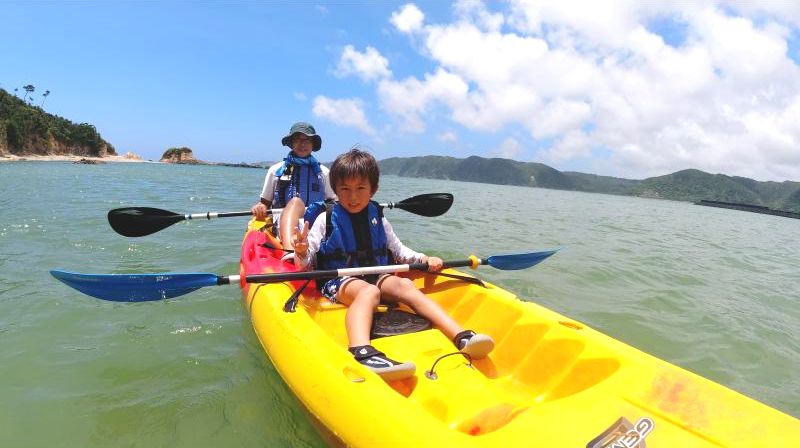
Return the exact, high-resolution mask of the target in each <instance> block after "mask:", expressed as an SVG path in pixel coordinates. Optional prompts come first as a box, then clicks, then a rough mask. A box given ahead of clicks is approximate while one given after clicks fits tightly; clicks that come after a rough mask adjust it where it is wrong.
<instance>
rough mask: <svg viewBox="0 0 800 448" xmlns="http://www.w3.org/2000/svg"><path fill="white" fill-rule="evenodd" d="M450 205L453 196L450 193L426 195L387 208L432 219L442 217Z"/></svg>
mask: <svg viewBox="0 0 800 448" xmlns="http://www.w3.org/2000/svg"><path fill="white" fill-rule="evenodd" d="M452 205H453V195H452V194H450V193H426V194H420V195H417V196H414V197H412V198H408V199H404V200H402V201H400V202H398V203H396V204H392V203H390V205H389V208H399V209H401V210H405V211H407V212H410V213H414V214H416V215H420V216H430V217H432V216H440V215H444V214H445V213H447V211H448V210H450V206H452Z"/></svg>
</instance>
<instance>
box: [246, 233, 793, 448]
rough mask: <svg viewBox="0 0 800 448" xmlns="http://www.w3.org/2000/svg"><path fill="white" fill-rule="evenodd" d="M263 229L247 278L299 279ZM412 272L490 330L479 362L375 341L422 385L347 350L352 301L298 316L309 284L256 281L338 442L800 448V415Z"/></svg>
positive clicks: (432, 338) (299, 378)
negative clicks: (388, 376) (282, 275)
mask: <svg viewBox="0 0 800 448" xmlns="http://www.w3.org/2000/svg"><path fill="white" fill-rule="evenodd" d="M263 225H264V223H263V222H257V221H251V223H250V225H249V226H248V231H247V233H246V234H245V238H244V241H243V244H242V260H241V268H242V272H243V273H245V274H261V273H270V272H284V271H293V270H294V267H293V265H291V264H289V263H286V262H281V261H280V259H279V258H280V256H281V255H282V254H281V253H280V252H278V251H276V250H273V249H270V248H268V247H267V246H270V245H277V244H276V242H275V241H274V239H273V238H272V237H271V236H270V235H269V234H267V233H264V232H261V231H259V230H258V229H259V228H261V227H263ZM265 243H267V244H266V246H265ZM446 272H448V271H446ZM449 272H450V273H458V272H457V271H452V270H450V271H449ZM462 274H463V273H462ZM404 275H406V276H408V277H409V278H412V279H413V281H414V282H415V284H416V285H417V287H418V288H420V289H421V290H422V291H424V292H425V294H427V295H428V296H429V297H431V298H432V299H434V300H436V301H437V302H438V303H439V304H440V305H441V306H442V307H443V308H444V309H445V310H447V312H448V313H449V314H450V315H451V316H453V317H454V318H455V319H456V320H457V321H458V322H459V323H460V324H461V325H462V326H464V327H465V328H470V329H473V330H475V331H477V332H480V333H485V334H488V335H490V336H491V337H492V338H493V339H494V340H495V342H496V344H497V345H496V348H495V350H494V351H493V352H492V353H491V355H490V356H489V357H488V358H485V359H482V360H477V361H474V362H470V361H469V360H468V359H466V358H465V357H463V356H460V355H459V354H458V352H456V351H455V348H454V346H453V343H452V342H451V341H449V340H448V339H447V338H446V337H445V336H444V335H443V334H442V333H441V332H439V331H438V330H436V329H423V330H420V331H413V330H415V328H411V329H410V330H412V331H411V332H407V333H402V332H401V334H394V335H389V336H386V337H381V338H379V339H374V340H373V345H374V346H375V347H376V348H377V349H378V350H381V351H383V352H386V353H387V354H391V357H392V358H395V359H398V360H404V361H413V362H414V363H415V364H416V365H417V373H416V375H415V376H414V377H413V378H411V379H407V380H402V381H394V382H386V381H384V380H383V379H381V378H380V377H379V376H378V375H377V374H375V373H373V372H371V371H369V370H368V369H367V368H365V367H364V366H362V365H361V364H359V363H358V362H356V361H355V360H354V359H353V357H352V356H351V354H350V353H349V352H348V351H347V335H346V333H345V325H344V316H345V312H346V307H344V306H342V305H339V304H332V303H330V302H328V301H327V299H324V298H321V297H320V296H319V295H318V293H317V291H316V288H314V287H313V282H312V283H311V284H310V285H309V287H308V288H306V289H305V290H304V291H303V294H301V295H300V296H299V302H298V306H297V307H296V311H295V312H291V313H290V312H286V311H284V302H286V300H287V299H288V298H289V297H290V296H291V295H292V293H293V292H295V290H296V289H297V288H299V287H300V286H301V285H302V284H303V282H302V281H293V282H285V283H273V284H245V285H243V287H244V289H243V301H244V306H245V307H246V309H247V310H248V311H249V313H250V316H251V319H252V323H253V328H254V329H255V332H256V334H257V336H258V339H259V340H260V341H261V344H262V346H263V347H264V350H265V351H266V353H267V355H268V356H269V358H270V360H271V361H272V363H273V364H274V365H275V367H276V369H277V370H278V372H279V373H280V375H281V376H282V377H283V380H284V381H285V382H286V384H287V385H288V386H289V388H290V389H291V390H292V392H293V393H294V394H295V395H296V396H297V398H298V399H299V401H300V402H301V403H302V404H303V406H304V407H305V408H306V410H307V411H308V414H309V415H310V417H311V419H312V422H314V423H315V424H316V426H317V427H318V428H319V429H320V430H321V432H322V433H323V437H325V438H326V440H327V441H328V442H329V443H331V444H332V445H346V446H355V447H380V446H413V447H420V446H437V447H512V446H564V447H587V448H600V447H620V448H631V447H645V446H647V447H721V446H723V447H724V446H730V447H758V446H764V447H767V446H769V447H773V446H787V447H788V446H791V447H795V446H800V420H798V419H796V418H794V417H792V416H790V415H787V414H784V413H781V412H780V411H777V410H775V409H773V408H771V407H769V406H766V405H764V404H762V403H760V402H758V401H755V400H753V399H751V398H748V397H746V396H744V395H742V394H740V393H738V392H735V391H733V390H731V389H728V388H726V387H724V386H722V385H719V384H717V383H714V382H712V381H709V380H707V379H705V378H702V377H700V376H698V375H695V374H693V373H691V372H689V371H687V370H684V369H682V368H679V367H676V366H674V365H672V364H669V363H667V362H665V361H662V360H660V359H657V358H655V357H653V356H651V355H648V354H646V353H644V352H641V351H639V350H637V349H635V348H633V347H631V346H628V345H626V344H624V343H622V342H620V341H617V340H615V339H613V338H611V337H609V336H606V335H604V334H602V333H599V332H597V331H595V330H593V329H591V328H589V327H587V326H586V325H584V324H582V323H580V322H577V321H575V320H572V319H569V318H567V317H565V316H562V315H560V314H558V313H555V312H553V311H550V310H548V309H546V308H543V307H541V306H539V305H537V304H535V303H531V302H526V301H522V300H520V299H518V298H517V297H516V296H514V295H513V294H512V293H510V292H508V291H506V290H504V289H502V288H499V287H497V286H495V285H492V284H490V283H486V284H485V287H481V286H479V285H475V284H470V283H466V282H464V281H461V280H458V279H453V278H447V277H442V276H436V275H430V274H425V273H413V274H412V273H409V274H404ZM398 312H400V311H393V313H398ZM453 353H455V354H453ZM434 364H435V368H434ZM431 370H433V372H431Z"/></svg>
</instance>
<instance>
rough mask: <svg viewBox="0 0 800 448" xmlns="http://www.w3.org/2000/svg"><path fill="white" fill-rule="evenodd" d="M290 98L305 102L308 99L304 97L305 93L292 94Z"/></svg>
mask: <svg viewBox="0 0 800 448" xmlns="http://www.w3.org/2000/svg"><path fill="white" fill-rule="evenodd" d="M292 96H293V97H294V99H296V100H297V101H305V100H307V99H308V97H307V96H306V94H305V93H303V92H292Z"/></svg>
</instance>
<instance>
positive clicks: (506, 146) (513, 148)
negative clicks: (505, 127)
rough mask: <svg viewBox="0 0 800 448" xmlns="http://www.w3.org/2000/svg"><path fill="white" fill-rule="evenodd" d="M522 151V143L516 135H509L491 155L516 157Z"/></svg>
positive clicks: (507, 157) (505, 157) (508, 157)
mask: <svg viewBox="0 0 800 448" xmlns="http://www.w3.org/2000/svg"><path fill="white" fill-rule="evenodd" d="M521 153H522V145H521V144H520V143H519V142H518V141H517V140H516V139H515V138H514V137H507V138H506V139H505V140H503V143H501V144H500V146H499V147H498V148H496V149H495V150H494V151H492V154H491V155H493V156H495V157H502V158H504V159H515V158H516V157H517V156H519V155H520V154H521Z"/></svg>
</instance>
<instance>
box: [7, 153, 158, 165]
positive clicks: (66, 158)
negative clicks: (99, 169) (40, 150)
mask: <svg viewBox="0 0 800 448" xmlns="http://www.w3.org/2000/svg"><path fill="white" fill-rule="evenodd" d="M81 159H86V160H91V161H93V162H98V163H102V162H113V163H116V162H122V163H162V162H154V161H150V160H143V159H134V158H128V157H125V156H106V157H88V156H76V155H61V156H56V155H46V156H42V155H26V156H18V155H15V154H3V155H0V163H2V162H78V161H80V160H81Z"/></svg>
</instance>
